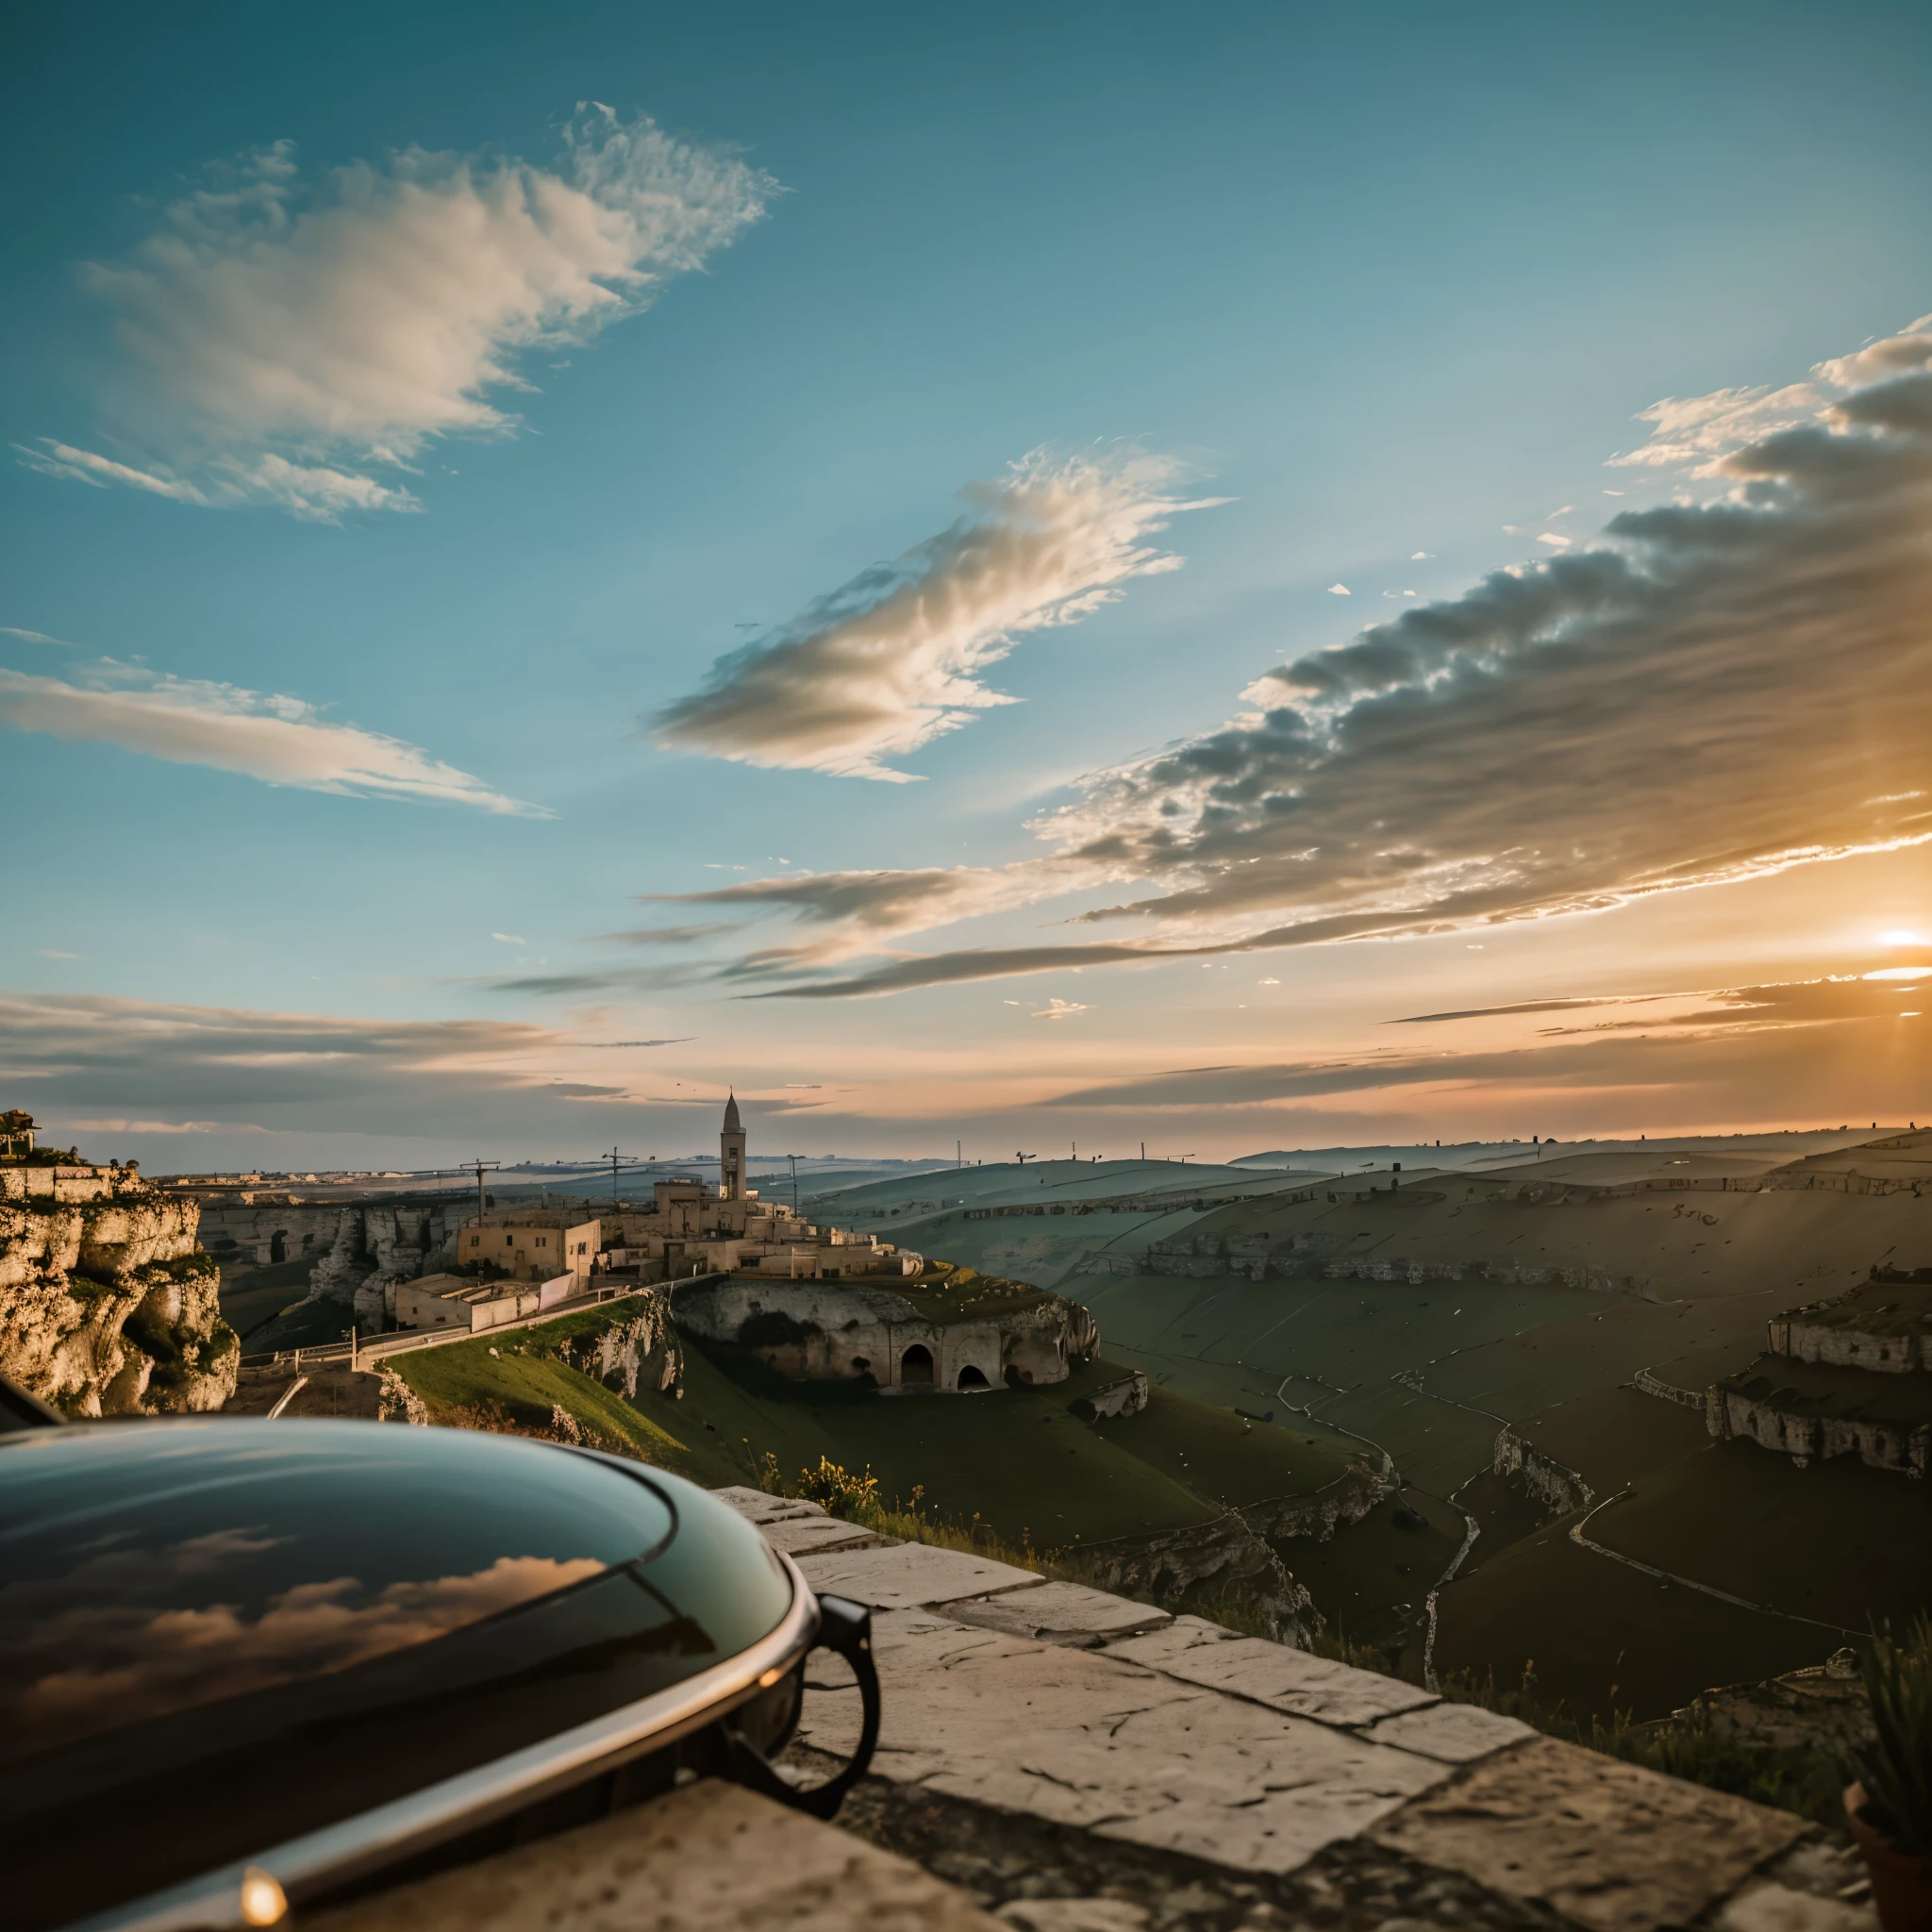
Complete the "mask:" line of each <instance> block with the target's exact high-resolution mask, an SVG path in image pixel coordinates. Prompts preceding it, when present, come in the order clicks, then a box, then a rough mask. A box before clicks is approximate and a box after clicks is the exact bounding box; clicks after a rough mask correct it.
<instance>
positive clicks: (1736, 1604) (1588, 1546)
mask: <svg viewBox="0 0 1932 1932" xmlns="http://www.w3.org/2000/svg"><path fill="white" fill-rule="evenodd" d="M1631 1493H1632V1492H1631V1491H1629V1490H1627V1489H1625V1490H1619V1491H1617V1493H1616V1494H1615V1495H1614V1496H1606V1497H1605V1498H1604V1500H1603V1501H1602V1502H1601V1503H1598V1504H1595V1505H1594V1506H1593V1507H1591V1510H1590V1512H1589V1513H1588V1514H1587V1515H1586V1516H1585V1517H1584V1518H1583V1520H1582V1521H1581V1522H1580V1523H1574V1524H1571V1526H1570V1541H1572V1542H1573V1543H1574V1544H1575V1545H1576V1546H1577V1547H1578V1548H1579V1549H1584V1550H1594V1551H1595V1552H1596V1554H1597V1555H1598V1556H1599V1557H1608V1558H1609V1559H1610V1561H1611V1562H1613V1563H1622V1564H1624V1565H1626V1566H1627V1567H1628V1568H1629V1569H1632V1570H1641V1572H1642V1573H1643V1574H1644V1575H1646V1576H1655V1577H1656V1578H1657V1580H1658V1581H1659V1582H1660V1583H1675V1584H1680V1585H1682V1586H1683V1588H1684V1589H1686V1590H1694V1591H1697V1593H1698V1594H1699V1595H1700V1596H1713V1597H1715V1598H1716V1599H1717V1600H1718V1602H1719V1603H1721V1604H1729V1605H1730V1606H1731V1607H1733V1608H1734V1609H1740V1610H1755V1611H1757V1614H1758V1615H1759V1616H1761V1617H1781V1618H1783V1620H1784V1621H1785V1622H1786V1623H1787V1624H1809V1625H1810V1626H1811V1627H1812V1628H1813V1629H1814V1630H1835V1631H1837V1632H1838V1634H1839V1635H1840V1637H1854V1638H1856V1637H1860V1636H1862V1635H1863V1634H1864V1633H1863V1632H1862V1631H1857V1630H1848V1629H1847V1628H1846V1627H1845V1626H1844V1625H1843V1624H1827V1623H1825V1622H1824V1621H1823V1620H1822V1619H1820V1618H1817V1617H1801V1616H1799V1615H1798V1614H1797V1613H1796V1612H1795V1611H1794V1610H1779V1609H1774V1608H1773V1607H1772V1606H1771V1605H1770V1604H1754V1603H1753V1602H1752V1601H1751V1600H1750V1598H1749V1597H1742V1596H1733V1595H1732V1594H1731V1592H1730V1591H1727V1590H1719V1589H1718V1588H1717V1587H1716V1586H1715V1585H1713V1584H1709V1583H1699V1582H1698V1581H1697V1580H1696V1578H1695V1577H1692V1576H1679V1575H1678V1574H1676V1572H1675V1571H1674V1570H1659V1569H1658V1568H1657V1565H1656V1564H1655V1563H1644V1562H1641V1561H1639V1559H1638V1558H1637V1557H1626V1556H1625V1555H1624V1553H1623V1551H1622V1550H1612V1549H1607V1548H1606V1547H1605V1546H1604V1545H1603V1544H1602V1543H1599V1542H1592V1541H1591V1539H1590V1538H1589V1537H1587V1536H1585V1535H1584V1533H1583V1532H1584V1531H1585V1530H1586V1529H1588V1528H1589V1527H1590V1524H1591V1519H1592V1518H1593V1517H1595V1516H1596V1515H1598V1514H1599V1512H1601V1511H1602V1510H1605V1509H1607V1508H1608V1507H1610V1505H1611V1504H1612V1503H1621V1502H1622V1501H1623V1500H1624V1497H1625V1496H1627V1495H1629V1494H1631Z"/></svg>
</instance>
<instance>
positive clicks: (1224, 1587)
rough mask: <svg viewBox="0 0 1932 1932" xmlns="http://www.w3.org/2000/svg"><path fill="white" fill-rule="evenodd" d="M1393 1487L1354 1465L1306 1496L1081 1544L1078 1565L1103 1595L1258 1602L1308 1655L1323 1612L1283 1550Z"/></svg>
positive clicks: (1336, 1524) (1281, 1633)
mask: <svg viewBox="0 0 1932 1932" xmlns="http://www.w3.org/2000/svg"><path fill="white" fill-rule="evenodd" d="M1393 1487H1394V1485H1393V1484H1392V1483H1391V1480H1390V1479H1389V1478H1388V1477H1387V1476H1384V1475H1378V1474H1376V1473H1375V1472H1374V1470H1371V1469H1369V1468H1367V1467H1366V1466H1365V1465H1363V1464H1360V1463H1351V1464H1350V1465H1349V1466H1348V1468H1347V1469H1346V1470H1344V1471H1343V1472H1342V1474H1341V1475H1340V1476H1338V1477H1337V1478H1336V1480H1335V1481H1333V1482H1332V1483H1329V1484H1327V1485H1326V1486H1325V1487H1324V1488H1322V1489H1320V1490H1316V1491H1311V1492H1310V1493H1308V1494H1307V1495H1301V1496H1277V1497H1274V1498H1271V1499H1269V1500H1268V1501H1265V1502H1261V1503H1251V1504H1249V1505H1247V1506H1246V1507H1243V1508H1239V1509H1227V1510H1224V1512H1223V1513H1222V1514H1221V1515H1219V1516H1217V1517H1215V1518H1213V1519H1212V1520H1211V1521H1210V1522H1208V1523H1197V1524H1190V1525H1189V1526H1187V1527H1186V1528H1183V1529H1174V1530H1164V1531H1159V1532H1158V1533H1156V1534H1154V1535H1151V1536H1138V1537H1122V1538H1120V1539H1118V1540H1116V1541H1112V1542H1106V1543H1088V1544H1083V1545H1081V1546H1080V1553H1079V1564H1080V1568H1081V1570H1082V1573H1083V1574H1084V1575H1085V1577H1086V1580H1088V1581H1089V1582H1091V1583H1093V1584H1095V1585H1097V1586H1098V1587H1099V1588H1101V1589H1103V1590H1130V1591H1144V1592H1146V1593H1148V1594H1150V1595H1153V1596H1156V1597H1159V1598H1163V1599H1165V1598H1168V1597H1174V1596H1178V1595H1179V1594H1181V1593H1182V1592H1183V1591H1196V1592H1198V1591H1201V1590H1203V1589H1206V1590H1208V1591H1235V1592H1236V1593H1238V1594H1240V1595H1241V1596H1247V1597H1252V1598H1253V1599H1254V1600H1255V1601H1257V1603H1259V1604H1260V1606H1261V1607H1262V1608H1263V1610H1264V1611H1265V1612H1266V1614H1267V1616H1268V1618H1269V1620H1270V1622H1271V1623H1272V1624H1273V1625H1274V1636H1275V1639H1276V1641H1279V1642H1282V1643H1287V1644H1291V1645H1292V1646H1293V1647H1294V1648H1295V1649H1297V1650H1307V1648H1308V1647H1309V1645H1310V1644H1311V1643H1312V1642H1313V1641H1314V1637H1315V1633H1316V1632H1317V1631H1319V1630H1320V1629H1321V1627H1322V1618H1321V1614H1320V1612H1319V1611H1318V1610H1317V1609H1316V1608H1315V1602H1314V1599H1313V1598H1312V1597H1311V1596H1310V1595H1309V1594H1308V1592H1307V1589H1306V1588H1305V1587H1304V1586H1303V1585H1302V1584H1300V1583H1298V1582H1297V1581H1296V1580H1295V1577H1294V1574H1293V1572H1292V1571H1291V1569H1290V1568H1289V1566H1288V1564H1287V1562H1286V1561H1284V1560H1283V1551H1282V1550H1281V1548H1280V1547H1279V1545H1280V1544H1282V1543H1284V1542H1289V1541H1295V1540H1297V1539H1301V1538H1313V1539H1314V1540H1315V1541H1318V1542H1325V1541H1327V1540H1328V1539H1329V1538H1330V1537H1331V1536H1333V1535H1334V1534H1335V1532H1336V1530H1338V1529H1340V1528H1345V1527H1346V1526H1347V1525H1348V1524H1352V1523H1358V1522H1360V1521H1361V1519H1362V1518H1363V1517H1364V1516H1366V1515H1367V1514H1368V1513H1369V1511H1370V1510H1371V1509H1372V1508H1374V1506H1375V1505H1376V1503H1378V1502H1379V1501H1380V1500H1381V1499H1382V1498H1383V1497H1384V1496H1386V1495H1387V1494H1388V1493H1389V1491H1390V1490H1391V1489H1392V1488H1393ZM1065 1554H1066V1553H1064V1552H1063V1553H1062V1555H1065Z"/></svg>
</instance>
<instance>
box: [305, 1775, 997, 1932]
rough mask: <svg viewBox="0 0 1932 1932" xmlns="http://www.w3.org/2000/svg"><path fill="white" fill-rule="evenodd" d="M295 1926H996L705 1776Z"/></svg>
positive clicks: (509, 1931) (605, 1930) (964, 1904)
mask: <svg viewBox="0 0 1932 1932" xmlns="http://www.w3.org/2000/svg"><path fill="white" fill-rule="evenodd" d="M302 1923H303V1927H304V1932H764V1928H767V1927H773V1926H776V1927H780V1928H783V1932H849V1928H855V1927H856V1928H859V1932H1004V1928H1002V1927H1001V1926H1000V1924H999V1922H998V1921H997V1920H994V1919H991V1918H989V1917H988V1916H987V1915H986V1914H985V1913H984V1912H982V1911H980V1910H979V1909H978V1908H977V1907H975V1906H974V1904H973V1902H972V1901H971V1900H970V1899H969V1898H968V1897H967V1896H966V1894H965V1893H963V1892H961V1891H958V1890H956V1889H955V1888H954V1887H952V1886H950V1885H947V1884H945V1883H944V1882H943V1881H941V1880H940V1879H937V1878H934V1877H933V1876H932V1875H931V1874H928V1873H925V1872H922V1871H921V1870H920V1868H919V1867H918V1866H917V1865H915V1864H913V1863H912V1862H911V1861H910V1860H909V1859H906V1858H900V1857H894V1856H893V1855H892V1854H891V1853H890V1852H882V1851H880V1850H879V1849H878V1848H877V1847H876V1846H874V1845H869V1844H867V1843H865V1842H864V1840H861V1839H857V1838H854V1837H852V1836H851V1835H850V1834H849V1833H847V1832H842V1831H840V1830H839V1829H838V1828H837V1827H836V1826H834V1825H830V1824H820V1823H819V1822H818V1821H817V1820H816V1819H813V1818H808V1817H806V1815H805V1814H804V1813H803V1812H802V1811H793V1810H790V1809H788V1808H787V1807H785V1806H783V1805H778V1804H774V1803H773V1801H772V1800H771V1799H769V1798H760V1797H758V1796H757V1795H756V1794H755V1793H753V1792H751V1791H747V1790H741V1788H740V1787H739V1786H737V1785H728V1784H719V1783H715V1782H710V1781H707V1782H705V1783H702V1784H695V1785H690V1786H687V1787H685V1788H684V1789H683V1790H675V1791H671V1792H668V1793H667V1794H666V1795H665V1796H664V1797H662V1798H658V1799H656V1800H654V1801H653V1802H652V1803H650V1804H648V1805H643V1806H641V1807H639V1808H637V1809H636V1810H632V1811H624V1812H620V1813H619V1814H618V1815H617V1816H616V1817H614V1818H607V1819H603V1820H601V1821H600V1822H599V1823H597V1824H589V1825H585V1826H583V1827H582V1828H581V1829H579V1830H576V1831H567V1832H562V1833H560V1834H559V1835H558V1836H557V1837H556V1838H548V1839H542V1840H539V1841H538V1842H537V1843H535V1844H530V1845H525V1846H523V1847H521V1848H520V1849H518V1850H516V1851H513V1852H507V1853H505V1854H503V1855H502V1856H501V1857H494V1858H485V1859H483V1860H482V1861H481V1862H480V1863H477V1864H474V1865H464V1866H459V1867H458V1869H456V1870H455V1871H451V1872H444V1873H440V1874H437V1875H436V1876H435V1877H433V1878H427V1879H425V1880H423V1881H422V1882H421V1883H420V1884H416V1885H409V1886H404V1887H401V1888H399V1889H398V1890H394V1891H387V1892H382V1893H380V1894H378V1895H377V1896H375V1897H374V1898H368V1899H361V1900H358V1901H357V1903H355V1904H354V1905H350V1906H344V1907H340V1908H339V1909H337V1910H336V1911H333V1912H328V1913H324V1914H319V1915H305V1916H304V1918H303V1922H302Z"/></svg>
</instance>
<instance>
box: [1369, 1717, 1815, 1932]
mask: <svg viewBox="0 0 1932 1932" xmlns="http://www.w3.org/2000/svg"><path fill="white" fill-rule="evenodd" d="M1807 1829H1808V1827H1807V1824H1805V1821H1804V1820H1803V1819H1802V1818H1794V1817H1792V1816H1791V1815H1790V1813H1788V1812H1784V1811H1771V1810H1767V1809H1765V1808H1764V1807H1762V1806H1760V1805H1750V1804H1746V1803H1745V1802H1744V1800H1743V1799H1741V1798H1733V1797H1729V1796H1727V1795H1725V1794H1724V1792H1722V1791H1712V1790H1706V1789H1705V1788H1704V1787H1703V1786H1701V1785H1691V1784H1681V1783H1679V1782H1678V1781H1677V1780H1676V1779H1675V1778H1668V1777H1662V1776H1660V1775H1659V1774H1657V1773H1656V1772H1653V1771H1645V1770H1642V1769H1641V1767H1639V1766H1637V1765H1634V1764H1624V1763H1622V1762H1620V1761H1619V1760H1618V1759H1616V1758H1614V1757H1602V1756H1600V1755H1599V1754H1598V1753H1596V1752H1594V1751H1585V1750H1582V1749H1580V1748H1579V1747H1577V1746H1576V1745H1574V1744H1559V1743H1558V1742H1557V1740H1555V1739H1553V1738H1537V1739H1534V1740H1531V1741H1529V1742H1528V1743H1524V1744H1519V1745H1518V1746H1517V1747H1516V1748H1515V1749H1514V1750H1512V1751H1505V1752H1503V1753H1502V1754H1501V1755H1500V1756H1498V1757H1492V1758H1491V1759H1489V1760H1488V1761H1487V1762H1485V1763H1482V1764H1478V1765H1475V1766H1474V1768H1473V1769H1471V1770H1470V1771H1467V1772H1465V1773H1464V1774H1462V1775H1461V1776H1460V1777H1458V1778H1457V1781H1456V1782H1455V1783H1454V1784H1452V1785H1450V1786H1448V1787H1447V1788H1446V1789H1444V1790H1438V1791H1434V1792H1431V1793H1429V1794H1428V1795H1426V1796H1424V1797H1420V1798H1417V1799H1416V1800H1414V1801H1413V1802H1412V1803H1410V1804H1408V1805H1407V1806H1406V1807H1403V1809H1402V1810H1400V1811H1399V1812H1397V1813H1396V1814H1395V1815H1394V1816H1393V1817H1392V1818H1390V1819H1388V1820H1386V1821H1385V1822H1384V1823H1382V1824H1378V1825H1376V1826H1375V1827H1374V1830H1373V1831H1372V1832H1371V1833H1370V1837H1371V1838H1372V1839H1373V1840H1374V1841H1376V1842H1377V1843H1380V1844H1383V1845H1387V1846H1388V1847H1390V1848H1391V1850H1393V1851H1398V1852H1401V1853H1403V1854H1405V1855H1406V1856H1407V1857H1412V1858H1417V1859H1420V1860H1421V1861H1423V1862H1424V1863H1425V1864H1430V1865H1436V1866H1439V1867H1442V1868H1445V1869H1447V1870H1449V1871H1452V1872H1461V1873H1466V1874H1468V1875H1469V1876H1471V1877H1472V1878H1475V1879H1477V1880H1479V1881H1480V1882H1481V1883H1483V1884H1484V1885H1487V1886H1489V1887H1491V1889H1492V1890H1496V1891H1500V1892H1504V1893H1506V1894H1507V1895H1510V1896H1513V1897H1516V1898H1525V1899H1534V1900H1536V1901H1538V1902H1539V1903H1541V1904H1543V1905H1547V1906H1549V1907H1553V1908H1554V1909H1555V1910H1557V1911H1558V1912H1561V1913H1563V1914H1564V1915H1565V1916H1567V1917H1569V1918H1571V1919H1574V1920H1576V1921H1578V1922H1579V1923H1581V1924H1585V1925H1590V1926H1595V1927H1598V1928H1601V1932H1648V1928H1650V1927H1653V1926H1657V1925H1677V1924H1687V1923H1688V1922H1690V1921H1691V1920H1692V1919H1694V1918H1696V1917H1697V1916H1698V1914H1699V1913H1700V1912H1703V1911H1704V1910H1706V1909H1707V1907H1710V1906H1712V1905H1713V1904H1715V1903H1716V1902H1717V1901H1718V1900H1719V1899H1722V1898H1724V1896H1725V1895H1726V1894H1727V1893H1729V1892H1731V1891H1732V1890H1735V1889H1736V1888H1737V1887H1738V1886H1739V1885H1740V1884H1741V1883H1742V1881H1743V1880H1744V1878H1745V1877H1746V1876H1747V1875H1748V1874H1750V1873H1751V1872H1752V1871H1753V1870H1754V1869H1755V1868H1756V1867H1757V1866H1758V1865H1759V1864H1761V1863H1762V1862H1763V1861H1764V1860H1765V1859H1767V1858H1769V1857H1773V1856H1774V1855H1775V1854H1776V1853H1778V1852H1780V1851H1783V1850H1784V1849H1785V1848H1786V1847H1787V1846H1789V1845H1790V1843H1791V1842H1792V1841H1793V1840H1795V1839H1797V1838H1798V1837H1799V1836H1801V1835H1802V1834H1803V1833H1804V1832H1805V1831H1806V1830H1807Z"/></svg>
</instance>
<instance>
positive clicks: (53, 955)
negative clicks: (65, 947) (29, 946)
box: [34, 946, 82, 959]
mask: <svg viewBox="0 0 1932 1932" xmlns="http://www.w3.org/2000/svg"><path fill="white" fill-rule="evenodd" d="M34 951H35V952H37V953H38V954H39V955H40V956H41V958H43V959H78V958H81V957H82V956H81V955H80V954H79V953H62V952H58V951H56V950H55V948H54V947H52V946H36V947H35V948H34Z"/></svg>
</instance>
